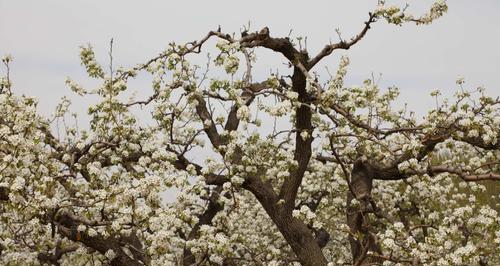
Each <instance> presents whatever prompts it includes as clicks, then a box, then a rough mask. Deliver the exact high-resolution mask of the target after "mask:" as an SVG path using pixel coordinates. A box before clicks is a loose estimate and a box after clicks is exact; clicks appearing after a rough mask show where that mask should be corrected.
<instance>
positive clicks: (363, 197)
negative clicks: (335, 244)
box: [347, 160, 381, 265]
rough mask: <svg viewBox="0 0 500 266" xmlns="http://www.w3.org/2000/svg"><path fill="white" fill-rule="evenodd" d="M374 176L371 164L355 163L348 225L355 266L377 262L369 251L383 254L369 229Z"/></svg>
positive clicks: (348, 202)
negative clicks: (357, 202)
mask: <svg viewBox="0 0 500 266" xmlns="http://www.w3.org/2000/svg"><path fill="white" fill-rule="evenodd" d="M374 174H375V171H374V169H373V168H372V167H371V165H370V164H368V163H364V162H362V161H360V160H358V161H356V162H355V163H354V166H353V169H352V174H351V188H352V193H351V191H349V192H347V225H348V226H349V228H350V233H351V234H350V235H349V242H350V245H351V253H352V261H353V265H364V264H370V263H373V262H376V261H374V260H371V259H370V258H368V256H367V253H368V252H369V251H371V252H375V253H379V254H381V250H380V247H379V246H378V244H377V241H376V238H375V236H374V234H373V233H372V232H370V229H369V227H370V225H369V224H370V221H369V217H368V212H371V211H372V210H373V207H372V206H371V204H370V201H371V191H372V186H373V179H374ZM353 193H354V195H353ZM353 199H357V200H358V201H359V204H358V205H353V204H352V203H351V201H352V200H353ZM356 236H358V237H356Z"/></svg>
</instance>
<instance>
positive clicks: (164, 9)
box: [0, 0, 500, 113]
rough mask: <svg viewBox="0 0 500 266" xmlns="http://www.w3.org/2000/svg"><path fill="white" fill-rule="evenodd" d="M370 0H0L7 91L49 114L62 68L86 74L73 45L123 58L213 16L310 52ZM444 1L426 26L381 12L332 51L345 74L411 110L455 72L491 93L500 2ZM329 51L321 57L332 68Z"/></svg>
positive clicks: (266, 57)
mask: <svg viewBox="0 0 500 266" xmlns="http://www.w3.org/2000/svg"><path fill="white" fill-rule="evenodd" d="M376 2H377V1H376V0H359V1H340V0H330V1H327V0H323V1H307V2H306V1H295V0H288V1H278V0H276V1H269V0H268V1H262V0H255V1H234V0H233V1H230V0H224V1H222V0H217V1H151V0H148V1H125V0H113V1H110V0H108V1H99V0H78V1H75V0H74V1H67V0H66V1H62V0H61V1H52V0H47V1H39V0H32V1H25V0H11V1H7V0H0V55H4V54H11V55H12V56H13V57H14V59H15V61H14V63H13V64H12V69H11V71H12V73H11V75H12V79H13V82H14V84H15V91H16V92H18V93H24V94H27V95H31V96H35V97H38V98H39V99H40V109H41V111H42V112H43V113H49V111H52V110H53V108H54V107H55V105H56V103H57V101H58V99H59V98H60V97H61V96H62V95H65V94H71V92H70V91H69V90H68V89H67V88H66V87H65V85H64V80H65V78H66V76H71V77H73V78H74V79H76V80H77V81H84V80H86V78H85V73H84V69H83V68H82V67H81V66H80V62H79V59H78V47H79V46H80V45H82V44H86V43H91V44H92V45H93V46H94V47H95V48H96V53H97V56H98V59H100V60H102V61H101V62H102V63H103V64H106V63H107V62H108V61H107V60H108V59H107V50H108V46H109V41H110V39H111V38H114V40H115V45H114V58H115V65H123V66H126V67H130V66H133V65H134V64H136V63H141V62H144V61H146V60H147V59H148V58H150V57H153V56H155V55H156V54H158V53H159V52H160V51H161V50H162V48H164V47H166V46H167V44H168V43H169V42H171V41H175V42H179V43H182V42H186V41H192V40H195V39H199V38H201V37H202V36H203V35H205V34H206V33H207V32H208V31H209V30H215V29H216V28H217V26H218V25H221V26H222V29H223V30H224V31H227V32H239V31H240V29H241V28H242V26H243V25H246V24H247V23H248V21H251V25H252V29H253V30H258V29H260V28H262V27H263V26H268V27H269V28H270V32H271V35H272V36H286V35H288V33H289V31H290V29H293V35H295V36H297V35H300V36H307V37H308V48H309V51H310V52H311V53H312V54H315V53H316V52H317V51H318V50H319V49H320V48H321V47H322V46H323V45H324V44H326V43H327V42H329V40H330V39H331V40H333V41H337V35H336V33H335V31H334V29H335V28H340V30H341V32H342V34H343V37H344V38H350V37H351V36H353V35H354V34H356V33H357V32H358V31H359V30H360V29H361V28H362V26H363V22H364V21H365V20H366V18H367V16H368V12H369V11H370V10H371V9H373V8H374V6H375V5H376ZM397 2H401V1H397ZM431 2H432V1H423V0H419V1H416V0H414V1H409V3H410V4H411V6H410V10H414V11H416V12H417V13H419V11H423V10H424V8H425V7H428V6H429V5H430V4H431ZM448 3H449V12H448V14H446V15H445V16H444V17H443V18H441V19H439V20H438V21H436V22H435V23H434V24H432V25H430V26H419V27H416V26H413V25H406V26H403V27H396V26H390V25H386V24H385V23H384V22H383V21H380V22H378V23H376V24H375V25H374V26H373V29H372V30H370V31H369V32H368V34H367V36H366V37H365V39H363V40H362V41H361V42H360V43H358V44H357V45H356V46H355V47H353V48H351V50H349V51H347V52H345V51H341V52H339V53H338V55H340V54H347V55H348V56H349V57H350V59H351V66H350V71H349V74H348V77H349V79H348V81H349V83H350V84H360V83H361V82H362V80H363V79H365V78H367V77H369V76H370V75H371V73H375V74H378V73H382V74H383V78H382V81H381V84H383V85H397V86H399V87H400V88H401V90H402V99H401V101H406V102H409V106H410V107H411V108H412V109H416V110H417V111H419V113H421V112H423V111H424V109H425V108H427V107H429V106H432V105H433V100H432V98H431V97H430V96H429V92H430V91H431V90H433V89H435V88H440V89H442V90H444V91H445V93H448V94H450V93H451V92H452V91H453V90H455V79H456V77H457V76H459V75H460V76H464V77H465V78H466V85H467V86H470V87H477V86H485V87H486V88H487V89H488V91H489V93H490V94H492V95H500V49H498V47H500V16H499V15H498V13H499V12H500V1H498V0H481V1H467V0H450V1H448ZM338 55H337V56H333V57H331V58H329V59H328V60H326V61H325V64H324V65H328V66H329V67H330V69H332V70H335V68H336V65H337V64H338ZM257 56H258V58H259V60H260V61H259V62H260V63H259V64H258V66H259V68H256V69H255V73H254V76H255V77H257V78H258V77H259V76H261V77H262V76H263V75H264V74H266V73H268V72H269V69H270V68H273V69H275V68H276V66H280V63H281V62H282V61H283V60H282V58H281V57H280V56H279V55H272V54H271V53H269V52H267V51H264V50H259V51H258V52H257ZM275 65H276V66H275ZM324 65H323V66H319V67H318V70H322V69H323V68H324ZM2 71H3V70H2ZM136 89H138V88H136ZM75 105H76V107H77V108H78V107H83V106H85V105H86V103H85V102H82V101H80V102H77V103H75Z"/></svg>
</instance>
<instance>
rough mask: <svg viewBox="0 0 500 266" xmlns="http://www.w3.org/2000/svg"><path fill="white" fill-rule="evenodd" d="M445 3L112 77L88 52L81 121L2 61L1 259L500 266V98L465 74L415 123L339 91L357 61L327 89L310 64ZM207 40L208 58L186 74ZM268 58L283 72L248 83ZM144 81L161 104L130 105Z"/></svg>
mask: <svg viewBox="0 0 500 266" xmlns="http://www.w3.org/2000/svg"><path fill="white" fill-rule="evenodd" d="M447 9H448V8H447V5H446V3H445V2H444V1H441V0H439V1H437V2H435V3H434V4H433V5H432V6H431V7H430V9H429V11H428V13H426V14H424V15H422V16H415V15H411V14H408V13H407V12H406V7H399V6H393V5H389V4H386V3H385V1H382V0H379V1H378V6H377V8H376V9H375V10H373V12H371V13H369V14H368V18H367V20H366V21H365V22H364V24H361V26H362V27H361V30H360V32H359V33H358V34H357V35H356V36H354V37H352V38H351V39H346V40H344V39H342V38H340V34H339V38H340V40H339V41H338V42H336V43H329V44H326V45H325V46H324V48H323V49H321V50H320V51H319V52H317V53H315V54H313V53H310V52H309V51H307V49H306V48H305V47H304V46H303V43H302V41H303V40H302V39H301V38H296V39H294V38H291V37H275V36H272V33H271V30H270V29H268V28H263V29H261V30H258V31H250V30H249V29H245V30H244V31H243V32H241V33H240V34H228V33H225V32H223V31H222V30H221V29H220V28H219V29H217V30H213V31H209V32H208V33H207V35H206V36H204V37H202V38H201V39H199V40H196V41H193V42H189V43H186V44H176V43H171V44H169V46H168V48H167V49H165V50H164V51H162V52H161V53H160V54H159V55H158V56H157V57H154V58H152V59H150V60H148V61H146V62H145V63H142V64H139V65H137V66H135V67H133V68H130V69H126V68H116V69H115V68H114V66H113V65H112V64H110V66H109V70H107V69H106V68H103V67H102V66H101V64H100V63H99V62H97V60H96V59H95V55H94V51H93V49H92V47H91V46H90V45H88V46H82V47H81V50H80V57H81V62H82V65H83V66H84V67H85V69H86V71H87V73H88V76H89V78H92V79H96V80H98V81H99V82H100V85H99V86H97V87H96V88H92V89H90V88H85V87H83V86H81V85H80V84H78V83H77V82H75V81H73V80H71V79H68V80H67V81H66V84H67V85H68V87H69V88H70V89H71V90H72V91H73V92H75V93H77V94H79V95H81V96H82V97H84V98H83V99H86V98H85V97H88V96H91V95H94V96H97V97H98V99H99V101H98V102H97V103H96V104H94V105H91V106H90V107H89V109H88V114H89V116H90V117H91V121H90V124H89V125H88V126H87V127H85V126H84V127H83V128H79V127H78V124H77V123H71V122H70V119H69V118H70V117H71V116H73V114H71V112H70V111H69V110H70V104H71V103H70V101H69V100H68V99H66V98H64V99H63V101H62V102H61V103H60V104H59V105H58V106H57V108H56V112H55V113H54V115H53V116H52V117H48V118H47V117H42V116H41V115H39V114H37V109H36V108H37V100H36V99H33V98H31V97H28V96H20V95H17V94H16V93H15V89H14V88H13V86H12V81H11V79H10V77H9V63H10V61H11V60H12V59H11V58H10V57H4V59H3V60H2V61H3V63H4V65H5V66H6V72H5V73H6V74H5V75H4V77H2V78H1V80H0V106H1V107H0V220H1V222H0V263H1V264H6V265H24V264H29V265H38V264H49V265H73V264H75V263H76V264H77V265H107V264H110V265H289V264H302V265H327V264H330V265H426V264H432V265H464V264H481V265H498V264H500V258H499V256H498V245H500V233H499V232H500V223H499V218H498V213H497V210H498V204H499V203H498V196H497V195H496V193H498V190H495V189H496V188H498V183H497V182H499V181H500V161H499V157H500V150H499V138H500V136H499V135H500V111H499V108H498V106H499V104H500V99H498V98H493V97H489V96H487V94H486V92H485V89H484V88H477V89H472V90H470V89H467V88H466V86H465V83H464V80H463V79H462V78H459V79H458V80H457V81H456V84H457V92H456V94H455V96H454V98H452V99H441V98H440V97H439V96H440V92H439V91H437V90H436V91H435V92H433V93H432V95H431V96H432V97H433V98H431V97H429V100H435V101H436V106H435V108H433V109H431V110H428V113H427V114H426V115H425V117H424V118H423V119H417V117H415V114H414V113H413V112H410V111H408V110H406V109H398V108H395V107H394V104H393V103H394V101H395V100H396V99H397V97H398V94H399V90H398V88H396V87H389V88H379V85H378V82H377V80H375V79H374V78H369V79H366V80H365V81H364V82H363V84H362V85H361V86H345V85H344V78H345V75H346V73H347V68H348V66H349V59H348V58H347V57H342V58H341V60H340V62H339V65H338V68H337V70H336V72H335V73H332V74H331V75H330V77H329V78H328V79H326V80H325V79H324V78H323V77H319V76H317V75H316V74H315V73H314V71H313V69H314V67H315V66H316V65H317V64H318V63H319V62H321V61H322V60H323V59H324V58H326V57H328V56H330V55H331V54H333V53H335V51H338V50H347V49H349V48H351V47H352V46H354V45H355V44H357V43H358V42H359V41H360V40H362V39H363V38H364V37H365V35H366V34H367V32H369V30H370V28H371V27H372V26H373V25H374V24H375V23H376V22H378V21H380V20H385V21H386V22H387V23H390V24H395V25H403V24H405V23H415V24H417V25H420V24H430V23H431V22H432V21H433V20H435V19H438V18H439V17H441V16H442V15H443V14H444V13H445V12H446V11H447ZM212 39H215V40H217V45H216V48H217V51H218V52H217V54H216V56H215V58H211V57H209V58H208V62H207V64H206V65H201V66H200V65H194V64H191V63H190V62H189V61H192V60H191V59H192V58H194V57H196V56H202V54H204V49H203V48H204V45H208V44H206V43H207V42H208V41H209V40H212ZM111 47H112V46H111ZM263 49H267V50H270V51H272V52H274V53H275V54H276V55H277V56H280V57H281V58H283V60H285V62H286V63H287V65H288V69H289V72H288V73H285V74H280V73H277V72H276V73H271V74H270V75H269V77H267V78H266V79H262V80H255V79H254V78H253V76H252V69H253V66H254V63H255V62H256V60H257V58H258V57H257V53H258V52H259V51H260V50H263ZM110 56H111V57H112V54H111V51H110ZM143 74H148V75H150V76H151V78H152V93H151V95H147V96H145V95H144V93H143V94H141V95H139V96H133V97H130V98H127V96H129V94H128V85H127V84H128V81H130V80H131V79H134V78H135V77H136V76H137V75H143ZM74 116H76V115H74ZM71 121H73V120H71ZM56 122H59V123H58V124H59V127H61V128H62V131H63V133H60V132H58V131H59V130H61V128H59V127H58V128H57V129H56V128H55V127H54V123H56ZM56 131H57V132H56ZM165 193H171V194H172V195H175V199H174V200H172V201H169V200H165V199H164V198H163V197H162V195H164V194H165Z"/></svg>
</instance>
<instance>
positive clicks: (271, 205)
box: [243, 178, 328, 266]
mask: <svg viewBox="0 0 500 266" xmlns="http://www.w3.org/2000/svg"><path fill="white" fill-rule="evenodd" d="M243 186H244V187H245V188H246V189H248V190H249V191H251V192H252V193H253V194H254V195H255V197H256V198H257V199H258V200H259V202H260V203H261V204H262V206H263V207H264V210H265V211H266V213H267V214H268V215H269V217H270V218H271V220H272V221H273V222H274V224H276V226H277V227H278V230H279V231H280V232H281V234H282V235H283V237H284V238H285V240H286V241H287V243H288V244H289V245H290V247H291V248H292V250H293V252H294V253H295V255H296V256H297V258H298V259H299V261H300V263H301V264H302V265H311V266H321V265H327V263H328V262H327V260H326V258H325V256H324V255H323V252H322V251H321V247H320V246H319V244H318V241H317V240H316V238H315V237H314V234H313V232H312V231H311V230H310V229H309V228H308V227H307V226H306V225H305V224H304V223H303V222H302V221H300V220H298V219H296V218H293V217H292V216H291V215H290V214H289V213H288V212H287V211H286V210H285V208H284V207H283V206H280V205H278V204H277V199H278V197H277V195H276V194H275V193H274V190H273V188H272V187H271V186H270V185H269V184H265V183H263V182H262V181H261V180H260V179H259V178H251V179H250V180H247V181H245V183H243Z"/></svg>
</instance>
